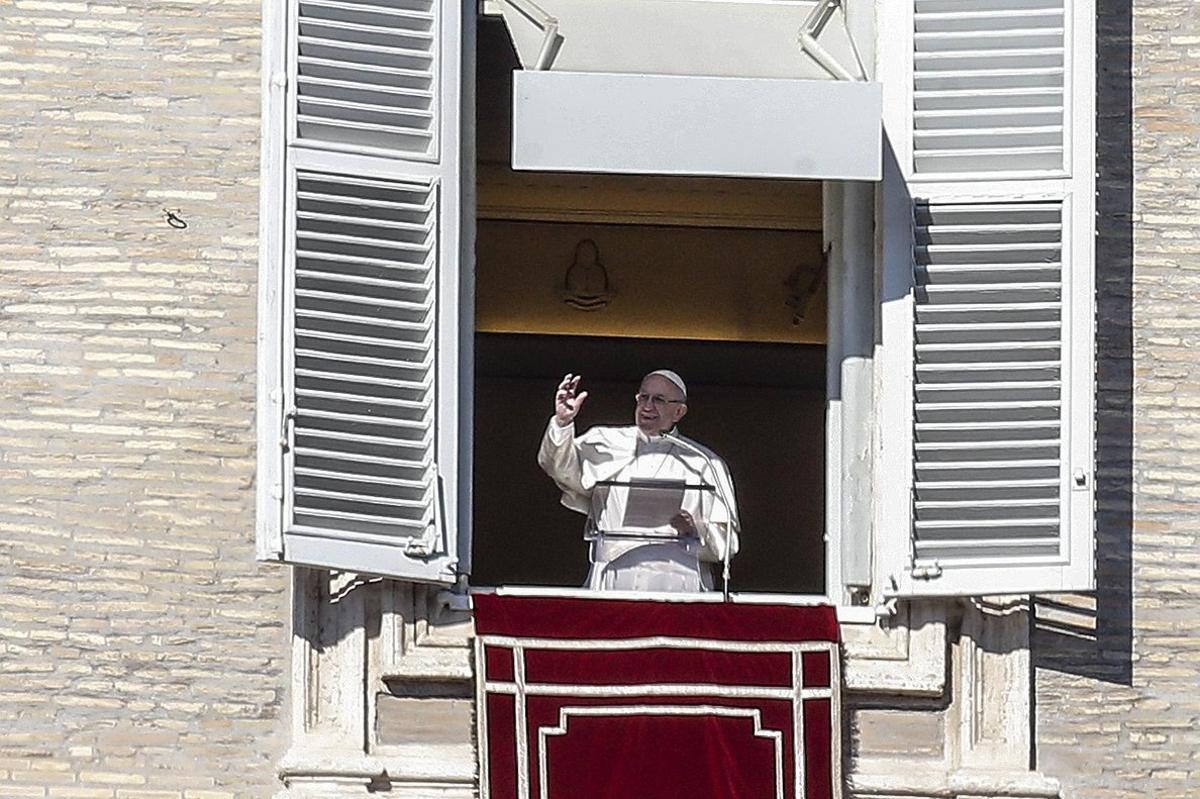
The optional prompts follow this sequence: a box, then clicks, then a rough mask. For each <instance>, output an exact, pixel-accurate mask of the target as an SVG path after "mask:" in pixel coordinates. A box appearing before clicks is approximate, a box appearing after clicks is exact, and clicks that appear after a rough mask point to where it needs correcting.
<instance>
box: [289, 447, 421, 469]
mask: <svg viewBox="0 0 1200 799" xmlns="http://www.w3.org/2000/svg"><path fill="white" fill-rule="evenodd" d="M296 456H297V457H300V456H304V457H306V458H312V459H314V460H331V461H345V462H347V463H353V464H373V465H376V466H387V467H393V468H394V467H395V465H396V459H395V458H388V457H382V456H379V455H367V454H363V453H361V452H347V451H345V450H341V449H326V448H324V447H309V446H299V445H297V447H296ZM432 465H433V458H432V457H428V458H425V459H424V460H421V461H410V462H408V463H407V464H406V466H407V467H408V469H409V470H424V469H428V468H429V467H430V466H432Z"/></svg>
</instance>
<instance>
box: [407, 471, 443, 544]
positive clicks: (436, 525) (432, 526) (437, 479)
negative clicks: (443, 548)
mask: <svg viewBox="0 0 1200 799" xmlns="http://www.w3.org/2000/svg"><path fill="white" fill-rule="evenodd" d="M433 490H434V498H433V518H432V519H430V520H429V526H428V527H426V528H425V532H424V533H423V534H422V535H421V537H420V538H410V539H409V541H408V543H407V544H405V545H404V554H405V555H411V556H412V557H414V558H429V557H433V555H434V553H435V552H436V550H437V541H438V534H439V533H441V531H442V528H443V527H444V526H445V524H444V520H445V518H446V517H445V514H444V513H443V511H442V502H443V496H442V475H441V472H439V471H438V467H437V464H436V463H435V464H434V465H433Z"/></svg>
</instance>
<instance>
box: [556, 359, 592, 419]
mask: <svg viewBox="0 0 1200 799" xmlns="http://www.w3.org/2000/svg"><path fill="white" fill-rule="evenodd" d="M581 377H582V375H573V374H571V373H570V372H568V373H567V374H566V375H565V376H563V379H562V382H561V383H559V384H558V391H556V392H554V420H555V421H556V422H558V424H559V426H560V427H566V426H567V425H569V424H571V423H572V422H574V421H575V417H576V416H578V415H579V409H580V408H582V407H583V401H584V400H586V399H587V395H588V393H587V392H586V391H581V392H579V393H578V394H576V393H575V391H576V390H577V389H578V388H579V379H580V378H581Z"/></svg>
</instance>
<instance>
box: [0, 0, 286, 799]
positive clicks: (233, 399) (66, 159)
mask: <svg viewBox="0 0 1200 799" xmlns="http://www.w3.org/2000/svg"><path fill="white" fill-rule="evenodd" d="M259 18H260V11H259V3H258V0H153V2H150V1H149V0H138V1H137V2H129V3H125V2H123V0H97V2H74V1H72V0H67V1H61V2H60V1H59V0H0V108H2V109H3V114H2V115H0V799H18V798H20V797H61V798H62V799H102V798H104V797H111V798H114V799H168V798H170V799H178V798H180V797H185V798H186V799H233V798H234V797H264V796H269V795H270V794H271V793H272V792H274V790H275V789H276V788H277V787H278V783H277V781H276V778H275V762H276V761H277V760H278V758H279V756H280V754H281V752H282V748H283V746H284V743H285V740H284V729H285V726H286V725H285V724H284V723H283V721H282V719H281V717H282V716H283V715H284V703H283V699H284V686H285V684H286V681H287V663H286V658H287V653H288V648H289V639H288V635H287V620H288V618H289V615H288V610H287V598H286V580H287V575H286V572H285V570H283V569H281V568H278V567H272V566H259V565H257V564H256V563H255V561H254V551H253V487H252V477H253V473H254V463H253V461H254V441H253V430H254V428H253V403H254V374H255V371H254V363H255V354H254V341H255V297H254V293H255V270H256V259H257V233H256V226H257V218H258V214H257V184H258V139H259V135H258V130H259V88H258V81H259V69H258V67H259V58H258V52H259V35H260V34H259ZM164 207H165V208H172V209H179V215H180V216H181V217H182V218H183V219H185V220H186V221H187V223H188V227H187V229H184V230H177V229H173V228H171V227H169V226H168V225H167V224H166V222H165V220H164V215H163V213H162V209H163V208H164Z"/></svg>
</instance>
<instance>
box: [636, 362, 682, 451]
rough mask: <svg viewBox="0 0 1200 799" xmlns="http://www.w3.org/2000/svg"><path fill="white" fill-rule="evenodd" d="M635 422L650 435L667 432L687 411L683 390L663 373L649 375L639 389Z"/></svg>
mask: <svg viewBox="0 0 1200 799" xmlns="http://www.w3.org/2000/svg"><path fill="white" fill-rule="evenodd" d="M636 402H637V407H636V408H635V410H634V417H633V418H634V422H635V423H636V424H637V426H638V429H639V430H641V431H642V432H643V433H645V434H646V435H648V436H656V435H661V434H662V433H665V432H666V431H668V430H670V429H671V428H672V427H674V426H675V425H676V424H677V423H678V422H679V420H680V419H682V418H683V415H684V414H685V413H687V405H686V404H685V403H684V401H683V392H682V391H680V390H679V387H678V386H676V385H675V384H674V383H672V382H671V381H670V380H668V379H667V378H665V377H663V376H662V375H649V376H648V377H647V378H646V379H645V380H643V381H642V385H641V388H639V389H638V396H637V400H636Z"/></svg>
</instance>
